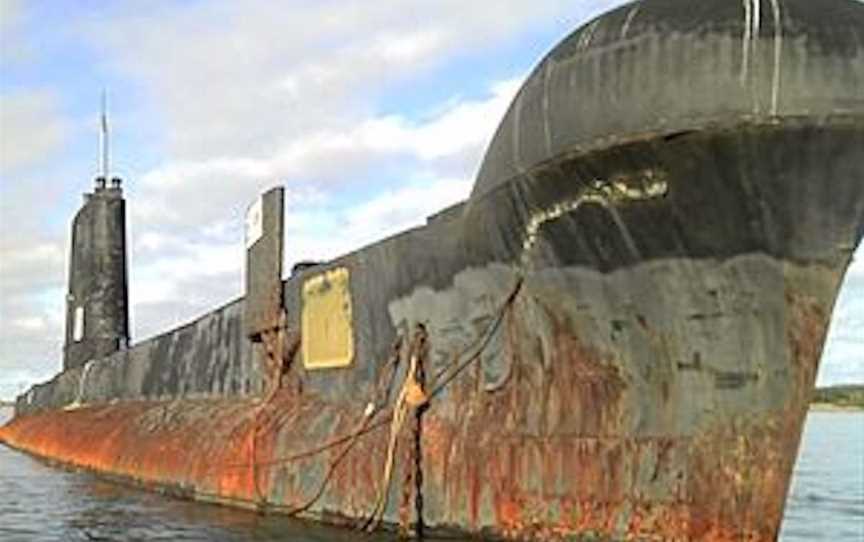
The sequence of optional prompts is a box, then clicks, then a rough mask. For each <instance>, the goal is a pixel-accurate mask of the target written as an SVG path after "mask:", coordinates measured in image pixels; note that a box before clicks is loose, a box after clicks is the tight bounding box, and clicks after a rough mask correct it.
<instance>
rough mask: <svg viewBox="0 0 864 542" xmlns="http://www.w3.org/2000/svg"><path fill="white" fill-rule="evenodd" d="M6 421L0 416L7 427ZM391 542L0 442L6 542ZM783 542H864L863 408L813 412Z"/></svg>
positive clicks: (1, 521)
mask: <svg viewBox="0 0 864 542" xmlns="http://www.w3.org/2000/svg"><path fill="white" fill-rule="evenodd" d="M4 420H5V417H4V416H3V415H2V413H0V424H2V423H3V421H4ZM358 539H359V540H363V541H367V542H385V541H388V542H389V541H391V540H393V539H391V538H389V537H385V536H379V535H376V536H361V535H359V534H357V533H354V532H348V531H344V530H338V529H329V528H324V527H318V526H315V525H310V524H306V523H302V522H297V521H292V520H289V519H287V518H283V517H278V516H259V515H257V514H254V513H251V512H246V511H242V510H233V509H228V508H222V507H218V506H210V505H204V504H198V503H192V502H187V501H181V500H175V499H170V498H167V497H163V496H160V495H157V494H153V493H148V492H145V491H140V490H136V489H131V488H127V487H123V486H119V485H115V484H111V483H108V482H104V481H101V480H99V479H98V478H96V477H95V476H93V475H91V474H87V473H81V472H70V471H66V470H62V469H58V468H53V467H50V466H48V465H45V464H44V463H42V462H40V461H37V460H35V459H32V458H30V457H28V456H26V455H24V454H21V453H18V452H14V451H12V450H10V449H8V448H5V447H3V446H0V541H3V542H19V541H20V542H30V541H37V542H53V541H57V542H77V541H84V542H92V541H104V542H109V541H135V540H141V541H144V540H147V541H150V540H155V541H165V542H169V541H170V542H174V541H193V540H195V541H204V540H207V541H209V540H215V541H220V542H221V541H225V542H234V541H238V542H239V541H246V540H249V541H260V542H276V541H287V542H325V541H326V542H342V541H346V542H347V541H349V540H350V541H356V540H358ZM780 540H781V541H782V542H811V541H820V540H824V541H826V542H845V541H849V542H864V412H856V413H842V412H841V413H835V412H814V413H811V414H810V416H809V418H808V420H807V425H806V427H805V432H804V440H803V443H802V449H801V454H800V456H799V458H798V464H797V466H796V469H795V477H794V479H793V486H792V491H791V494H790V497H789V502H788V505H787V511H786V517H785V519H784V523H783V531H782V534H781V537H780Z"/></svg>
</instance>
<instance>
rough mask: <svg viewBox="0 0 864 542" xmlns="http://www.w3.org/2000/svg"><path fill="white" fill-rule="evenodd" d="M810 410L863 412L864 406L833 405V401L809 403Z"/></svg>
mask: <svg viewBox="0 0 864 542" xmlns="http://www.w3.org/2000/svg"><path fill="white" fill-rule="evenodd" d="M810 412H864V407H860V406H853V405H835V404H834V403H810Z"/></svg>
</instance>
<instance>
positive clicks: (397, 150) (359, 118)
mask: <svg viewBox="0 0 864 542" xmlns="http://www.w3.org/2000/svg"><path fill="white" fill-rule="evenodd" d="M623 3H624V2H623V1H621V0H570V1H561V0H532V1H530V2H528V1H525V0H520V1H515V0H495V1H490V0H472V1H471V2H465V1H464V0H435V1H420V0H416V1H413V2H406V1H405V0H376V1H375V2H368V1H366V2H364V1H352V0H338V1H333V0H318V1H311V0H310V1H299V0H294V1H284V2H273V1H271V0H246V1H244V2H236V1H234V0H230V1H229V0H207V1H204V0H187V1H182V2H181V1H161V0H142V1H136V2H131V1H130V2H110V3H109V2H93V1H85V0H77V1H74V0H62V1H61V0H57V1H50V2H49V1H47V0H29V1H24V0H0V399H9V398H12V397H14V395H16V394H17V393H20V392H22V391H23V390H24V389H26V388H27V387H29V386H30V385H31V384H33V383H36V382H40V381H45V380H47V379H49V378H51V377H52V376H53V375H54V374H55V373H56V372H57V371H58V370H59V369H60V366H61V359H62V341H63V336H64V334H63V328H64V322H63V318H64V306H63V304H64V297H65V288H66V274H67V262H66V260H67V252H68V246H67V245H68V239H69V232H68V228H69V223H70V221H71V219H72V216H73V215H74V213H75V212H76V210H77V209H78V207H79V206H80V204H81V201H82V193H83V192H85V191H88V190H89V189H91V186H92V179H93V177H94V175H95V173H96V171H97V164H98V126H99V116H98V115H99V111H98V110H99V99H100V93H101V92H102V89H103V88H105V89H107V90H108V96H109V104H110V106H109V107H110V124H111V130H112V173H113V174H116V175H119V176H121V177H123V179H124V190H125V195H126V198H127V206H128V225H127V228H128V239H129V247H130V256H129V258H130V271H129V274H130V276H129V280H130V302H131V321H132V329H133V340H136V341H137V340H141V339H143V338H146V337H149V336H152V335H154V334H155V333H157V332H160V331H165V330H167V329H170V328H171V327H174V326H176V325H178V324H182V323H184V322H186V321H189V320H190V319H192V318H194V317H196V316H198V315H200V314H202V313H204V312H206V311H207V310H209V309H212V308H214V307H216V306H218V305H220V304H223V303H225V302H227V301H228V300H231V299H234V298H236V297H239V296H240V295H241V290H242V283H241V272H242V271H241V265H242V262H243V243H242V235H243V234H242V220H243V214H244V211H245V208H246V206H247V205H248V204H249V203H250V202H251V201H252V200H253V199H254V198H255V197H256V196H257V194H258V193H260V192H261V191H263V190H264V189H266V188H268V187H271V186H275V185H278V184H281V185H284V186H285V188H286V198H287V199H286V226H287V232H286V254H287V258H286V259H287V262H286V264H287V265H288V266H290V265H292V264H293V262H295V261H299V260H319V259H320V260H324V259H330V258H333V257H336V256H338V255H341V254H344V253H346V252H348V251H351V250H355V249H357V248H359V247H362V246H364V245H366V244H369V243H371V242H374V241H376V240H378V239H381V238H383V237H386V236H388V235H390V234H393V233H396V232H399V231H402V230H404V229H406V228H408V227H411V226H414V225H418V224H421V223H423V222H424V221H425V217H426V216H427V215H430V214H432V213H434V212H435V211H437V210H439V209H441V208H443V207H445V206H447V205H449V204H452V203H455V202H456V201H459V200H462V199H464V198H466V197H467V196H468V194H469V192H470V190H471V186H472V184H473V178H474V175H475V174H476V171H477V168H478V166H479V163H480V160H481V158H482V156H483V152H484V149H485V146H486V144H487V143H488V141H489V139H490V137H491V135H492V133H493V131H494V130H495V128H496V126H497V124H498V122H499V121H500V119H501V117H502V116H503V114H504V111H505V110H506V108H507V105H508V104H509V102H510V100H511V99H512V97H513V96H514V94H515V92H516V91H517V90H518V88H519V85H520V84H521V82H522V81H523V80H524V79H525V77H526V76H527V74H528V73H529V71H530V70H531V68H532V67H533V66H534V65H535V64H536V63H537V62H538V61H539V60H540V58H541V57H542V56H543V55H544V54H545V53H546V52H548V50H549V49H550V48H551V47H552V46H553V45H554V44H555V43H557V42H558V41H559V40H560V39H561V38H563V37H564V36H566V35H567V34H568V33H569V32H570V31H572V30H574V29H575V28H577V27H578V26H579V25H580V24H581V23H583V22H585V21H586V20H588V19H589V18H592V17H593V16H595V15H598V14H600V13H602V12H604V11H606V10H608V9H609V8H612V7H616V6H618V5H621V4H623ZM846 282H847V283H846V285H845V286H844V289H843V291H842V293H841V299H840V300H839V302H838V305H837V309H836V312H835V316H834V319H833V322H832V331H831V336H830V339H829V343H828V346H827V348H826V351H825V356H824V361H823V365H822V370H821V373H820V375H819V383H820V384H823V385H826V384H835V383H842V382H864V336H862V335H864V334H862V333H861V330H862V329H864V254H861V251H859V256H858V257H857V261H856V263H855V264H853V267H852V269H851V271H850V272H849V273H848V275H847V279H846Z"/></svg>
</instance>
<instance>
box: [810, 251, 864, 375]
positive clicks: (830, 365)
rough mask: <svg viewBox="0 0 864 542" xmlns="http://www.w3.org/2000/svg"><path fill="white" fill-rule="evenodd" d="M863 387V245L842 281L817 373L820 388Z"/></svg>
mask: <svg viewBox="0 0 864 542" xmlns="http://www.w3.org/2000/svg"><path fill="white" fill-rule="evenodd" d="M848 382H857V383H864V244H862V245H861V246H860V247H859V248H858V251H857V253H856V255H855V259H854V261H853V262H852V265H851V266H850V267H849V270H848V271H847V273H846V277H845V278H844V281H843V285H842V287H841V289H840V294H839V296H838V298H837V303H836V305H835V308H834V314H833V315H832V319H831V328H830V330H829V333H828V339H827V340H826V346H825V351H824V353H823V356H822V366H821V368H820V371H819V378H818V384H819V385H821V386H827V385H833V384H838V383H848Z"/></svg>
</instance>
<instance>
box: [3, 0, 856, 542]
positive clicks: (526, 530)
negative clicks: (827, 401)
mask: <svg viewBox="0 0 864 542" xmlns="http://www.w3.org/2000/svg"><path fill="white" fill-rule="evenodd" d="M816 4H817V3H815V2H812V1H811V0H782V1H781V0H778V1H777V2H772V3H771V8H772V9H770V10H768V11H765V10H763V13H765V15H764V16H763V18H762V21H763V22H762V25H761V26H758V24H759V23H758V22H754V18H753V17H749V18H747V17H745V15H746V13H745V11H744V10H745V8H746V7H747V6H750V7H752V5H750V4H748V3H747V2H744V4H743V5H742V3H741V2H734V1H731V0H704V1H700V2H697V3H693V2H686V1H685V0H644V1H641V2H635V3H632V4H628V5H626V6H623V7H622V8H620V9H618V10H615V11H613V12H610V13H608V14H606V15H604V16H602V17H600V18H598V19H597V20H595V21H592V22H591V23H589V24H588V25H586V26H585V27H583V28H582V29H580V30H578V31H576V32H575V33H574V34H573V35H571V36H570V37H569V38H567V39H565V40H564V41H563V42H562V43H561V44H559V45H558V46H557V47H556V48H555V49H554V50H553V51H552V52H551V53H550V54H549V56H548V57H547V58H546V59H544V60H543V62H542V63H541V64H540V65H539V66H538V68H537V69H536V70H535V71H534V73H533V74H532V75H531V76H530V77H529V79H528V80H527V81H526V83H525V85H524V86H523V88H522V90H520V92H519V94H518V95H517V97H516V99H515V100H514V102H513V104H512V105H511V107H510V110H509V111H508V113H507V115H506V116H505V118H504V120H503V122H502V123H501V125H500V127H499V129H498V131H497V133H496V135H495V137H494V138H493V140H492V142H491V144H490V147H489V150H488V152H487V155H486V157H485V159H484V162H483V164H482V167H481V169H480V173H479V174H478V179H477V183H476V184H475V187H474V192H473V193H472V196H471V198H470V199H469V200H468V201H467V202H465V203H464V204H461V205H458V206H454V207H453V208H451V209H448V210H446V211H444V212H442V213H440V214H439V215H436V216H434V217H430V218H429V220H428V223H427V224H426V225H425V226H424V227H420V228H416V229H414V230H410V231H407V232H404V233H402V234H400V235H397V236H394V237H392V238H390V239H387V240H384V241H381V242H380V243H376V244H374V245H371V246H369V247H365V248H363V249H361V250H359V251H357V252H355V253H352V254H348V255H346V256H344V257H341V258H338V259H336V260H335V261H332V262H327V263H324V264H322V265H320V266H317V267H311V268H305V269H302V270H298V273H297V274H296V275H295V276H292V277H291V278H290V279H289V280H288V281H286V282H285V283H284V288H283V290H284V291H283V295H284V300H283V301H284V302H283V306H284V309H285V312H284V313H282V314H280V315H278V317H277V315H273V316H272V317H273V318H274V319H275V318H278V319H276V320H274V323H276V324H278V326H277V327H279V329H280V330H279V331H278V333H274V334H271V335H270V336H268V337H267V338H266V340H265V342H264V344H260V345H258V346H257V347H256V352H257V353H256V354H255V356H257V357H255V360H256V363H257V364H258V365H267V367H268V369H266V370H259V371H258V373H260V372H263V373H266V374H268V375H270V376H269V379H270V382H269V387H266V388H265V389H264V390H263V391H260V390H261V389H260V388H257V391H260V395H259V396H258V397H250V396H247V397H220V396H219V395H220V394H219V393H213V394H212V396H211V398H205V399H200V398H192V397H190V396H188V395H185V394H184V393H183V391H182V390H184V389H187V388H186V387H184V385H183V384H184V382H180V383H179V384H177V385H176V386H175V388H176V389H177V392H176V393H174V394H173V395H171V394H170V393H167V395H170V396H169V397H167V398H166V397H165V395H166V392H165V390H166V389H169V388H168V387H166V386H162V387H156V386H155V385H154V386H149V387H148V386H147V385H146V384H147V383H148V382H151V381H152V382H163V381H164V380H165V379H164V378H162V379H160V376H159V374H156V373H155V372H154V371H155V370H151V369H148V367H156V366H157V364H149V365H147V366H146V367H143V368H140V367H139V370H140V371H141V372H142V373H143V376H142V377H141V379H140V380H141V382H143V383H144V384H142V385H141V386H137V385H136V386H127V385H126V384H125V382H127V380H128V379H127V380H124V379H123V378H120V377H121V376H123V375H125V374H126V373H127V372H130V373H131V372H134V371H131V368H135V367H137V366H136V365H135V364H134V363H131V362H125V363H124V362H122V360H120V361H118V362H116V363H114V364H113V365H110V364H107V363H102V362H96V363H95V364H94V367H93V371H94V372H95V374H99V375H102V374H105V375H109V376H105V378H104V379H103V380H104V381H110V382H116V383H117V384H116V385H115V386H114V387H113V388H112V394H113V395H110V397H111V398H112V399H116V401H115V402H113V403H110V404H109V403H106V402H99V401H92V402H91V404H89V405H88V404H85V405H84V406H83V407H81V408H79V409H74V410H62V409H58V406H60V405H58V404H57V402H56V401H55V402H53V403H52V402H45V403H41V404H33V405H30V404H29V403H26V402H24V403H22V402H20V401H19V405H20V406H22V407H26V408H21V409H19V412H18V414H19V415H18V416H17V417H16V418H15V419H14V420H13V421H12V422H11V423H10V424H8V425H7V426H5V427H3V428H0V439H2V440H3V441H4V442H6V443H7V444H9V445H10V446H14V447H16V448H19V449H22V450H26V451H28V452H30V453H34V454H38V455H41V456H44V457H48V458H51V459H53V460H57V461H60V462H63V463H67V464H70V465H75V466H80V467H84V468H90V469H94V470H96V471H99V472H103V473H108V474H111V475H115V476H119V477H123V478H127V479H130V480H135V481H137V482H140V483H143V484H145V485H151V486H155V487H160V488H171V489H172V490H174V491H176V492H177V493H179V494H182V495H186V496H189V497H194V498H199V499H203V500H209V501H216V502H222V503H227V504H232V505H238V506H245V507H249V508H256V509H261V510H269V511H274V512H282V513H286V514H296V515H301V516H303V517H309V518H314V519H318V520H321V521H326V522H331V523H338V524H342V525H346V526H354V527H356V526H358V525H363V524H364V520H365V519H366V518H367V516H369V514H371V513H372V510H373V506H374V503H375V501H376V498H377V497H378V494H379V490H380V489H381V488H382V487H384V486H383V483H384V479H385V468H384V467H385V462H386V457H387V452H388V434H389V431H390V427H391V425H390V424H391V421H390V420H391V414H392V412H393V405H394V401H395V398H396V397H397V392H399V390H400V387H401V386H402V384H403V382H407V381H408V378H407V375H406V363H405V356H404V352H405V348H407V347H406V343H407V339H408V338H409V337H411V336H412V333H413V330H414V329H416V328H417V327H418V326H419V325H422V326H423V329H425V330H426V331H427V332H428V352H427V353H426V355H425V358H424V359H425V363H424V367H425V372H426V374H427V375H429V379H428V380H429V381H428V384H427V388H428V390H435V391H430V393H432V398H431V400H430V402H429V404H428V409H427V410H426V411H425V413H424V415H423V417H422V424H421V426H422V427H421V429H420V430H419V431H420V433H419V434H420V435H421V437H420V443H419V445H420V446H419V448H420V450H421V461H420V464H421V472H419V473H418V472H412V470H411V464H412V462H411V457H410V453H406V451H407V450H409V449H410V447H411V439H412V434H413V435H416V434H417V432H416V431H415V432H412V430H411V428H410V427H408V426H406V427H405V428H404V429H405V430H404V431H402V432H401V436H400V438H399V439H398V440H397V442H399V443H400V444H401V445H400V447H399V449H398V450H397V452H396V453H395V458H396V459H395V461H394V470H393V474H392V479H393V481H394V483H393V484H392V486H391V487H390V488H389V491H388V493H387V494H388V495H389V499H388V504H387V506H386V508H385V511H384V520H385V522H386V523H388V524H390V525H399V524H400V523H401V524H402V527H403V528H407V527H410V524H411V523H416V522H417V520H418V518H417V517H416V515H415V514H413V513H412V512H411V509H412V507H410V506H406V504H407V503H410V501H411V500H412V499H413V500H415V501H416V498H417V497H418V494H417V493H416V492H413V489H412V487H411V484H413V483H414V481H416V480H417V475H418V474H421V475H422V484H421V486H422V487H421V492H420V495H419V496H422V518H420V519H422V522H423V524H425V525H426V526H428V527H429V528H431V529H432V530H442V531H447V530H456V531H460V532H465V533H469V534H472V535H483V536H490V537H504V538H510V539H530V540H579V539H591V540H598V539H599V540H606V539H610V540H682V541H683V540H704V541H730V542H731V541H741V540H752V541H771V540H774V539H776V537H777V533H778V530H779V526H780V521H781V518H782V515H783V506H784V503H785V495H786V492H787V489H788V485H789V480H790V476H791V472H792V467H793V463H794V460H795V457H796V454H797V448H798V443H799V440H800V432H801V428H802V425H803V420H804V416H805V414H806V409H807V404H808V399H809V396H810V394H811V391H812V388H813V385H814V380H815V377H816V373H817V369H818V365H819V359H820V356H821V351H822V347H823V344H824V340H825V336H826V330H827V327H828V324H829V320H830V317H831V314H832V309H833V305H834V301H835V298H836V295H837V291H838V288H839V286H840V283H841V279H842V277H843V274H844V273H845V270H846V268H847V266H848V264H849V261H850V258H851V255H852V252H853V251H854V250H855V248H856V247H857V246H858V245H859V243H860V241H861V238H862V235H864V153H862V149H864V95H862V92H861V89H862V88H864V4H861V3H860V2H856V1H851V0H820V2H818V6H817V5H816ZM762 5H763V7H765V6H766V5H767V4H766V3H764V2H763V3H762ZM766 9H767V8H766ZM754 24H755V25H757V26H755V27H754ZM337 268H345V269H346V270H347V271H348V273H349V274H350V296H351V299H350V305H351V307H352V311H351V319H352V332H353V337H352V345H353V347H354V352H353V354H354V355H353V358H352V360H351V365H350V366H348V367H344V368H338V369H326V370H316V369H313V368H306V367H304V364H303V363H300V362H299V355H297V352H298V351H300V350H302V348H299V347H298V345H300V344H302V340H303V329H302V325H303V324H302V322H301V321H300V320H301V318H300V314H301V313H302V308H303V307H302V296H301V290H302V284H303V281H304V280H305V279H306V278H309V277H315V276H317V275H319V274H321V273H326V272H327V271H328V270H332V269H337ZM505 300H510V301H507V302H505ZM237 310H239V308H237V307H233V308H232V311H235V312H236V311H237ZM232 314H234V313H233V312H232ZM283 327H284V329H282V328H283ZM233 336H234V335H232V337H233ZM274 337H276V338H275V339H274ZM400 338H401V339H402V342H401V344H402V352H403V356H402V358H403V359H402V362H400V363H399V364H398V365H397V366H396V369H394V370H395V373H394V375H395V376H394V378H393V381H394V382H395V385H394V386H393V387H392V388H390V387H387V388H386V390H387V391H386V393H384V395H383V396H382V395H381V390H382V382H383V383H386V382H388V381H389V380H390V378H389V376H388V372H389V371H390V370H391V367H393V366H392V365H391V364H390V363H389V362H388V360H389V359H390V358H391V352H392V350H393V348H394V344H400V342H399V339H400ZM166 340H167V339H166ZM232 340H233V339H232ZM238 340H239V339H238ZM273 340H275V341H277V343H279V344H270V342H271V341H273ZM174 342H178V341H174ZM225 342H226V343H227V342H231V341H230V340H228V339H226V341H225ZM172 344H173V343H172ZM219 344H221V339H220V342H219ZM228 346H231V347H232V348H234V349H236V350H237V351H238V352H240V351H243V352H245V351H246V350H245V349H248V348H249V345H247V344H245V343H244V344H231V345H227V344H226V345H225V348H228ZM173 351H174V350H171V352H173ZM274 353H275V354H274ZM282 353H286V354H282ZM133 354H134V349H133ZM273 356H275V358H274V359H271V358H273ZM283 356H284V359H278V358H282V357H283ZM187 358H189V359H188V362H186V361H184V363H187V365H188V367H187V365H184V367H186V368H187V369H188V370H189V372H190V373H194V372H195V371H198V372H200V373H202V374H209V373H210V371H209V370H208V368H209V365H208V359H207V356H206V355H202V356H185V357H181V358H178V359H182V360H187ZM295 358H297V359H295ZM134 359H136V358H135V355H131V356H130V357H129V360H134ZM226 359H227V358H226ZM244 359H245V358H244ZM199 365H201V366H199ZM231 365H232V366H233V365H234V363H233V362H232V364H231ZM127 369H130V370H129V371H127ZM193 369H194V370H193ZM457 369H458V372H457ZM112 371H114V373H112ZM148 371H149V372H148ZM115 373H116V374H117V375H119V376H118V377H117V378H113V377H110V375H111V374H115ZM151 373H153V374H151ZM182 374H186V373H185V372H184V373H182ZM256 374H257V373H256ZM451 374H453V375H454V377H453V378H452V379H448V378H447V376H448V375H451ZM181 376H182V375H181V374H179V373H178V378H179V379H180V380H183V379H182V378H181ZM65 378H66V380H68V379H69V377H65ZM61 380H62V379H61ZM445 381H446V382H447V384H446V385H443V384H441V383H442V382H445ZM135 382H138V380H134V381H133V383H135ZM167 382H169V383H170V382H173V381H167ZM84 384H85V383H84V382H83V377H82V384H81V387H82V388H88V386H91V384H89V383H86V384H87V385H86V386H85V385H84ZM439 385H440V386H442V387H440V388H439ZM46 386H47V387H48V388H50V387H51V386H50V385H46ZM92 386H96V384H92ZM67 387H68V386H67ZM262 387H263V386H262ZM151 388H152V390H151ZM246 388H247V390H249V389H253V388H255V387H254V386H251V385H250V384H249V382H248V381H247V387H246ZM170 389H172V390H173V389H174V388H170ZM194 389H198V388H194ZM49 391H50V390H49ZM85 391H87V392H88V393H85V394H83V395H84V397H85V398H88V397H105V395H103V394H98V393H90V391H92V390H90V389H89V388H88V389H87V390H85ZM151 391H152V393H150V392H151ZM44 395H45V396H46V397H47V396H50V395H51V394H49V393H48V392H47V391H46V392H45V394H44ZM56 396H57V395H56V394H55V395H54V397H56ZM382 397H383V398H384V399H386V400H382ZM157 399H158V400H157ZM166 399H167V400H166ZM84 402H85V403H86V402H87V401H84ZM36 403H40V401H38V400H37V401H36ZM370 403H373V404H375V405H378V406H379V407H380V408H379V409H378V410H376V411H375V412H376V413H375V414H374V416H373V417H372V418H371V419H365V418H364V413H369V412H372V411H373V410H370V408H371V407H370V406H369V405H370ZM40 409H41V410H40Z"/></svg>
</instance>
